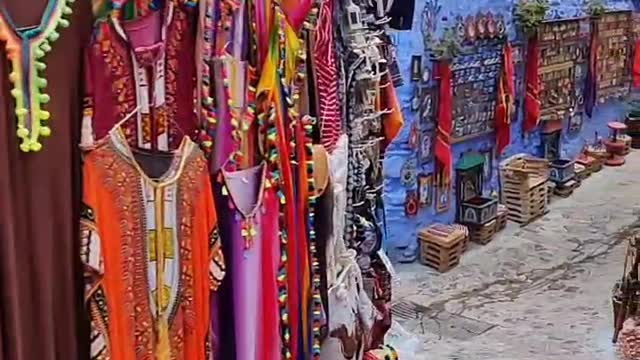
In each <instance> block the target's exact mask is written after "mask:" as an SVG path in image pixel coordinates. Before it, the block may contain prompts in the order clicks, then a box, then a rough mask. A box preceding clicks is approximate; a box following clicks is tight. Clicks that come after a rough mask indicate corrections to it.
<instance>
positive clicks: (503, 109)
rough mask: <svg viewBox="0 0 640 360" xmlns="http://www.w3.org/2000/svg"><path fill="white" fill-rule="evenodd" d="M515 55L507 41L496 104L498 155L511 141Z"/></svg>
mask: <svg viewBox="0 0 640 360" xmlns="http://www.w3.org/2000/svg"><path fill="white" fill-rule="evenodd" d="M513 75H514V71H513V55H512V52H511V44H509V43H507V44H505V46H504V49H503V50H502V71H501V72H500V78H499V80H498V96H497V99H496V100H497V104H496V119H495V120H496V126H495V128H496V156H500V155H501V154H502V151H503V150H504V149H505V148H506V147H507V146H509V144H510V143H511V118H512V116H513V100H514V99H515V90H514V87H513Z"/></svg>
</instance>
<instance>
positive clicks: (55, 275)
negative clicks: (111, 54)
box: [0, 0, 91, 360]
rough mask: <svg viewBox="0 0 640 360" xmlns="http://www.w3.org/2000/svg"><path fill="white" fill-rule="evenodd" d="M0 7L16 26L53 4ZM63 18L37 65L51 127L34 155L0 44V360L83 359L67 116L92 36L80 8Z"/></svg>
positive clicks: (8, 0) (73, 127) (72, 128)
mask: <svg viewBox="0 0 640 360" xmlns="http://www.w3.org/2000/svg"><path fill="white" fill-rule="evenodd" d="M0 3H1V4H2V5H1V6H2V7H4V11H5V14H4V15H8V16H9V17H11V19H12V20H13V25H14V27H15V28H17V29H24V28H27V27H28V26H31V25H33V24H39V23H40V22H41V21H42V18H43V12H44V11H45V9H46V8H47V6H51V5H53V4H55V3H56V2H55V1H47V0H34V1H29V2H25V1H18V0H3V1H1V2H0ZM64 18H66V19H67V20H68V21H69V24H68V25H69V27H68V28H62V27H58V28H57V29H58V30H56V34H58V35H59V38H57V40H56V41H55V42H50V44H49V45H50V46H51V49H48V51H47V54H46V56H45V57H43V58H41V59H40V60H39V61H38V65H37V66H38V67H40V68H42V67H43V66H46V67H47V69H48V70H47V72H46V82H47V86H46V91H43V93H44V92H46V93H47V94H51V96H50V99H48V100H49V101H48V102H47V103H46V105H44V107H43V110H46V111H47V112H49V113H50V120H49V121H48V123H49V124H50V127H51V128H52V132H51V136H50V137H48V138H46V139H42V138H41V139H40V142H41V144H42V145H43V148H42V150H41V151H39V152H37V153H30V154H25V153H23V152H22V150H21V149H20V146H21V139H20V138H18V137H17V136H16V133H17V130H18V127H17V124H18V119H17V117H16V113H15V111H16V106H15V98H14V97H13V96H12V94H11V89H12V83H11V82H10V81H9V77H10V74H11V72H12V71H11V69H10V68H11V66H10V64H9V63H8V62H7V61H5V59H6V57H7V50H8V49H7V45H8V44H7V43H6V42H5V41H0V59H2V60H3V61H1V62H0V84H2V85H1V86H0V139H2V141H1V142H0V154H1V155H0V173H1V174H2V175H1V176H0V194H2V196H0V257H1V258H2V260H0V298H2V306H0V334H1V335H0V359H1V360H33V359H38V360H60V359H63V358H64V359H65V360H81V359H86V358H87V357H86V356H85V353H84V350H85V348H86V345H87V344H86V341H85V335H84V334H82V333H81V329H79V324H80V323H81V321H79V319H81V318H83V315H84V314H83V307H82V300H81V299H82V283H81V277H80V276H78V275H79V274H81V271H82V269H81V266H80V262H79V261H78V259H77V252H76V248H77V247H78V241H77V236H76V234H77V224H78V221H77V219H78V212H79V211H78V210H79V209H78V208H79V206H78V205H79V200H80V197H79V196H80V194H79V192H78V191H77V190H78V188H79V187H78V186H77V185H78V183H77V182H78V180H79V160H80V157H79V153H78V151H77V148H76V147H77V143H78V141H79V138H78V137H77V136H76V133H77V129H78V128H79V125H80V115H81V114H80V112H79V111H76V110H77V109H79V108H80V107H81V105H82V104H81V101H80V100H79V99H78V93H80V91H81V90H80V88H79V85H80V84H81V82H82V79H81V78H80V76H79V74H78V69H80V68H82V54H81V47H80V46H79V44H86V43H87V42H88V40H89V36H90V32H91V9H90V4H89V2H87V1H78V2H77V3H76V4H74V6H73V13H72V14H66V15H65V16H64ZM51 34H53V33H51ZM50 36H51V35H50ZM53 37H56V36H55V35H53ZM31 60H34V59H33V58H32V59H31ZM39 73H40V72H39ZM32 74H33V73H32ZM42 74H43V73H40V75H39V76H38V77H40V76H42ZM33 75H35V74H33ZM23 90H27V92H31V91H36V90H35V89H27V88H24V89H23ZM34 100H36V99H34ZM49 124H45V126H49ZM34 125H35V123H34Z"/></svg>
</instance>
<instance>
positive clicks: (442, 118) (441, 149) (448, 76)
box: [434, 60, 453, 183]
mask: <svg viewBox="0 0 640 360" xmlns="http://www.w3.org/2000/svg"><path fill="white" fill-rule="evenodd" d="M436 71H437V76H438V77H439V78H440V91H439V95H440V96H439V99H440V101H439V102H438V130H437V131H436V139H435V145H434V147H435V149H434V154H435V158H436V161H437V162H438V163H439V165H440V166H441V168H440V169H442V174H443V175H444V179H443V180H444V183H448V181H449V179H450V178H451V169H452V163H453V160H452V156H451V128H452V127H453V116H452V108H453V94H452V87H451V82H452V78H453V74H452V73H451V64H450V63H449V61H448V60H440V61H439V62H438V64H437V67H436Z"/></svg>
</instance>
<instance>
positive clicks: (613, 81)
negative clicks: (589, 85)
mask: <svg viewBox="0 0 640 360" xmlns="http://www.w3.org/2000/svg"><path fill="white" fill-rule="evenodd" d="M625 74H626V73H624V72H618V73H616V74H614V73H613V72H610V73H609V74H607V75H606V77H605V76H601V77H600V78H599V79H598V89H606V88H609V87H619V86H628V85H629V79H628V76H625Z"/></svg>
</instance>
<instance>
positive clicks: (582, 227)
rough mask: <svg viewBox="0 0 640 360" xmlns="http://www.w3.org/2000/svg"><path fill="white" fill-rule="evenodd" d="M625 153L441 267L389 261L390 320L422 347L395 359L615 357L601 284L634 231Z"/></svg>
mask: <svg viewBox="0 0 640 360" xmlns="http://www.w3.org/2000/svg"><path fill="white" fill-rule="evenodd" d="M627 159H628V163H627V165H625V166H624V167H621V168H605V169H604V170H603V171H601V172H599V173H597V174H594V175H592V176H591V177H590V178H588V179H587V180H586V181H585V182H583V184H582V186H581V187H580V188H579V189H577V190H576V192H575V193H574V195H573V196H572V197H570V198H568V199H558V198H556V200H554V202H553V203H552V204H551V206H550V210H551V211H550V212H549V214H547V215H546V216H545V217H543V218H541V219H539V220H537V221H535V222H534V223H532V224H530V225H528V226H526V227H524V228H520V227H518V226H516V225H512V224H510V225H509V226H508V227H507V229H506V230H504V231H503V232H502V233H501V234H499V235H498V236H497V237H496V238H495V240H493V242H491V243H490V244H488V245H486V246H484V247H482V246H479V245H472V247H471V249H470V251H469V252H467V253H466V254H465V255H464V257H463V260H462V263H461V265H459V266H458V267H456V268H455V269H453V270H451V271H450V272H448V273H446V274H443V275H440V274H437V273H434V272H433V271H431V270H428V268H426V267H423V266H422V265H420V264H417V263H416V264H411V265H398V266H397V267H396V271H397V273H398V275H397V278H396V279H397V280H396V282H397V283H396V284H395V287H394V296H395V302H394V314H395V320H397V322H398V324H397V325H399V326H400V327H401V328H403V329H404V330H406V331H408V332H410V333H411V334H412V335H414V336H415V337H416V338H417V339H418V340H419V344H420V347H421V348H420V349H418V351H415V352H414V353H411V354H404V355H405V356H404V357H403V358H402V359H403V360H426V359H436V360H444V359H459V360H613V359H616V356H615V351H614V348H613V346H612V345H611V341H610V339H611V331H612V310H611V305H610V290H611V286H612V285H613V283H614V282H615V281H616V280H617V279H619V278H620V276H621V275H622V267H623V260H624V251H625V247H626V243H625V242H624V240H625V239H626V238H628V237H629V235H630V234H631V233H633V232H634V231H640V221H639V220H638V216H639V214H640V211H639V210H640V152H635V153H633V154H631V155H630V156H629V157H628V158H627ZM390 340H391V343H392V344H393V343H394V342H398V343H400V340H398V339H397V338H393V337H391V339H390ZM412 356H413V358H412Z"/></svg>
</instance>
